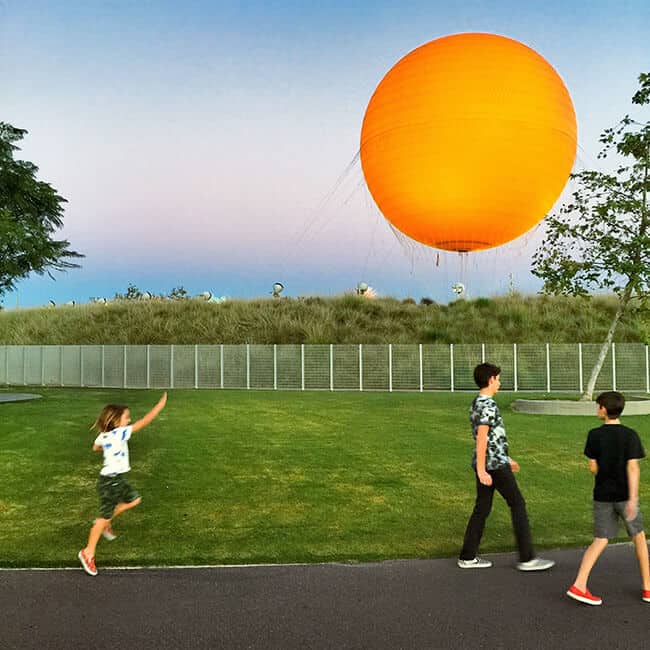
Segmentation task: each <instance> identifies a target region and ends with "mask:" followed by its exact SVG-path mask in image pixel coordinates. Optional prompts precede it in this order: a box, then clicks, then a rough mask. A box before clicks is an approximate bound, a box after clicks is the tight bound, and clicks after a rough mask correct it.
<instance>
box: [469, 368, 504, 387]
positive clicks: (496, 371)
mask: <svg viewBox="0 0 650 650" xmlns="http://www.w3.org/2000/svg"><path fill="white" fill-rule="evenodd" d="M500 374H501V368H499V366H495V365H494V364H493V363H479V364H478V366H476V368H474V381H475V382H476V385H477V386H478V387H479V388H485V387H486V386H487V385H488V384H489V383H490V377H498V376H499V375H500Z"/></svg>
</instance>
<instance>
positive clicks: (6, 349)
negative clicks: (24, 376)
mask: <svg viewBox="0 0 650 650" xmlns="http://www.w3.org/2000/svg"><path fill="white" fill-rule="evenodd" d="M5 384H7V386H9V346H8V345H5Z"/></svg>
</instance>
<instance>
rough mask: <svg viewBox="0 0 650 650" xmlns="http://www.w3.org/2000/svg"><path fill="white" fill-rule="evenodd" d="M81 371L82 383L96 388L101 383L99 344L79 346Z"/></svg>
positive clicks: (100, 349)
mask: <svg viewBox="0 0 650 650" xmlns="http://www.w3.org/2000/svg"><path fill="white" fill-rule="evenodd" d="M81 356H82V363H81V371H82V376H83V385H84V386H88V387H91V388H98V387H100V386H101V385H102V347H101V345H83V346H81Z"/></svg>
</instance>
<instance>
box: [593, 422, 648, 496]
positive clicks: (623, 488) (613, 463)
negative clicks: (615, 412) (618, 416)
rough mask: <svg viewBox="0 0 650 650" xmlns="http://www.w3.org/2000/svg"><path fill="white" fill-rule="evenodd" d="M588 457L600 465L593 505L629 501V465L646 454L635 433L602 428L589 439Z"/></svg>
mask: <svg viewBox="0 0 650 650" xmlns="http://www.w3.org/2000/svg"><path fill="white" fill-rule="evenodd" d="M585 456H587V458H593V459H594V460H595V461H596V462H597V463H598V474H596V482H595V484H594V501H627V499H628V489H627V461H628V460H630V459H631V458H643V457H644V456H645V451H644V450H643V445H642V444H641V440H640V439H639V435H638V434H637V432H636V431H634V429H630V428H629V427H626V426H623V425H622V424H603V425H602V426H600V427H598V428H597V429H592V430H591V431H590V432H589V435H588V436H587V444H586V445H585Z"/></svg>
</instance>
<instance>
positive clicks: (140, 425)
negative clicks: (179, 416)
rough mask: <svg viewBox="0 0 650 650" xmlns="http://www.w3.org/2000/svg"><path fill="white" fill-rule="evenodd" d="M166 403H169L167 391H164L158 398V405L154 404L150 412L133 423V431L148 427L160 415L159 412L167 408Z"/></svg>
mask: <svg viewBox="0 0 650 650" xmlns="http://www.w3.org/2000/svg"><path fill="white" fill-rule="evenodd" d="M166 403H167V393H166V392H165V393H163V396H162V397H161V398H160V399H159V400H158V403H157V404H156V406H154V407H153V408H152V409H151V411H149V413H147V414H146V415H145V416H144V417H143V418H141V419H140V420H138V421H137V422H134V423H133V425H132V431H133V433H135V432H136V431H139V430H140V429H143V428H144V427H146V426H147V425H148V424H149V423H150V422H151V421H152V420H153V419H154V418H155V417H156V416H157V415H158V413H160V411H162V410H163V409H164V408H165V404H166Z"/></svg>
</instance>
